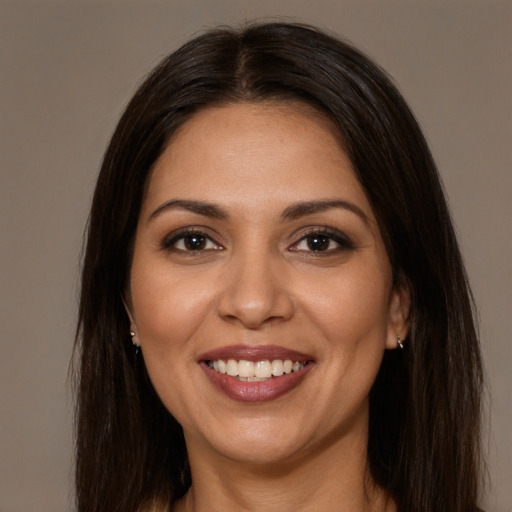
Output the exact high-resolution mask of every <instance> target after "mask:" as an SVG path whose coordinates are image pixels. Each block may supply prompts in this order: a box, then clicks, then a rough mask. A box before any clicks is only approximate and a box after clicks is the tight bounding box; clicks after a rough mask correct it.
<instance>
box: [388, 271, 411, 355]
mask: <svg viewBox="0 0 512 512" xmlns="http://www.w3.org/2000/svg"><path fill="white" fill-rule="evenodd" d="M410 308H411V293H410V291H409V286H408V285H407V284H406V283H405V282H404V280H400V282H398V283H397V284H396V285H395V288H394V289H393V291H392V293H391V297H390V300H389V313H388V334H387V338H386V348H387V349H390V350H391V349H395V348H397V347H398V337H400V339H401V340H402V341H403V340H404V339H405V338H406V337H407V334H408V333H409V313H410Z"/></svg>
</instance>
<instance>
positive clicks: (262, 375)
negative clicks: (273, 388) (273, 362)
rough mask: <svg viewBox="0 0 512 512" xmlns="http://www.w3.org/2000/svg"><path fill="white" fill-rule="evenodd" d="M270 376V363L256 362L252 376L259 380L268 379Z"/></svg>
mask: <svg viewBox="0 0 512 512" xmlns="http://www.w3.org/2000/svg"><path fill="white" fill-rule="evenodd" d="M271 375H272V367H271V366H270V361H258V362H257V363H256V364H255V365H254V376H255V377H258V378H259V379H268V378H270V377H271Z"/></svg>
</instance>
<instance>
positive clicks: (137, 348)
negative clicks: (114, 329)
mask: <svg viewBox="0 0 512 512" xmlns="http://www.w3.org/2000/svg"><path fill="white" fill-rule="evenodd" d="M130 336H131V338H132V345H133V348H134V349H135V355H138V354H139V352H140V345H139V344H138V343H137V342H136V341H135V340H134V336H135V331H132V330H130Z"/></svg>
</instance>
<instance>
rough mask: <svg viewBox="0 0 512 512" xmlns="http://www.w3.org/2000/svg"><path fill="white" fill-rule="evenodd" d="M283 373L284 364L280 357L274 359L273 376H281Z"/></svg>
mask: <svg viewBox="0 0 512 512" xmlns="http://www.w3.org/2000/svg"><path fill="white" fill-rule="evenodd" d="M283 373H284V364H283V361H281V359H274V360H273V361H272V375H273V376H274V377H281V375H283Z"/></svg>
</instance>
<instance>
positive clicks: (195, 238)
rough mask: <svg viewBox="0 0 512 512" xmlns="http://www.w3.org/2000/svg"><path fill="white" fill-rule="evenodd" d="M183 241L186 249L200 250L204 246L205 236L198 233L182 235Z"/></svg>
mask: <svg viewBox="0 0 512 512" xmlns="http://www.w3.org/2000/svg"><path fill="white" fill-rule="evenodd" d="M183 243H184V245H185V248H186V249H187V250H188V251H200V250H202V249H204V248H205V247H206V237H204V236H203V235H200V234H195V235H187V236H184V237H183Z"/></svg>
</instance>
